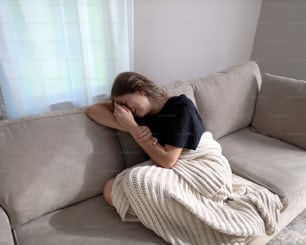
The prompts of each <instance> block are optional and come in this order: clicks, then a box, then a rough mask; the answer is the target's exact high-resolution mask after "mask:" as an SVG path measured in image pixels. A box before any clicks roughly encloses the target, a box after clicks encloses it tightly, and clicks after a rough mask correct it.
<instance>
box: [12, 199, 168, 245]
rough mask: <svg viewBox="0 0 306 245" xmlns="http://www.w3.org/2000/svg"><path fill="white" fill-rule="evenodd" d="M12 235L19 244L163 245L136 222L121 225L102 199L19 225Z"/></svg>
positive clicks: (111, 209) (162, 242)
mask: <svg viewBox="0 0 306 245" xmlns="http://www.w3.org/2000/svg"><path fill="white" fill-rule="evenodd" d="M16 234H17V237H18V240H19V243H18V244H20V245H21V244H22V245H42V244H43V245H64V244H68V245H72V244H73V245H76V244H79V245H83V244H86V245H101V244H110V245H123V244H124V245H138V244H139V245H140V244H141V245H150V244H152V245H153V244H154V245H158V244H160V245H164V244H166V243H165V242H164V241H163V240H162V239H161V238H159V237H157V236H156V235H155V234H154V233H153V232H152V231H150V230H148V229H146V228H145V227H144V226H143V225H141V224H140V223H138V222H133V223H123V222H121V220H120V217H119V216H118V215H117V213H116V212H115V210H114V209H113V208H110V207H109V206H108V205H106V203H105V202H104V200H103V197H102V196H98V197H95V198H91V199H89V200H86V201H83V202H81V203H79V204H76V205H73V206H71V207H67V208H65V209H62V210H59V211H56V212H53V213H51V214H47V215H44V216H42V217H40V218H38V219H36V220H34V221H32V222H30V223H28V224H25V225H20V226H18V227H16Z"/></svg>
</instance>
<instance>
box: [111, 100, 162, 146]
mask: <svg viewBox="0 0 306 245" xmlns="http://www.w3.org/2000/svg"><path fill="white" fill-rule="evenodd" d="M114 117H115V118H116V121H117V123H118V124H119V125H120V126H121V127H122V128H124V129H125V130H126V131H128V132H130V133H131V134H132V135H133V137H134V139H135V140H136V141H137V142H138V143H141V142H145V141H147V140H152V144H153V145H156V144H157V138H155V137H152V132H151V130H150V129H149V128H148V127H147V126H138V124H137V123H136V121H135V119H134V116H133V113H132V112H131V110H130V109H129V108H128V107H126V106H124V105H120V104H118V103H116V102H115V103H114Z"/></svg>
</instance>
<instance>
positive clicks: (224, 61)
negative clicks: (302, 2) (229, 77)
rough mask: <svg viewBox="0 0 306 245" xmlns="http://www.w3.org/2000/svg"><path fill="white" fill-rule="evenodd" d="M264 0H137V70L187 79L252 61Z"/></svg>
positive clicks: (159, 78) (164, 79)
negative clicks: (254, 41)
mask: <svg viewBox="0 0 306 245" xmlns="http://www.w3.org/2000/svg"><path fill="white" fill-rule="evenodd" d="M261 2H262V1H261V0H230V1H229V0H217V1H216V0H134V70H135V71H137V72H140V73H143V74H144V75H147V76H148V77H150V78H151V79H153V80H154V81H156V82H160V83H163V82H169V81H173V80H187V79H192V78H195V77H198V76H203V75H207V74H210V73H213V72H215V71H219V70H221V69H224V68H226V67H228V66H231V65H236V64H238V63H242V62H244V61H247V60H249V59H250V56H251V51H252V47H253V40H254V37H255V32H256V26H257V21H258V18H259V12H260V7H261Z"/></svg>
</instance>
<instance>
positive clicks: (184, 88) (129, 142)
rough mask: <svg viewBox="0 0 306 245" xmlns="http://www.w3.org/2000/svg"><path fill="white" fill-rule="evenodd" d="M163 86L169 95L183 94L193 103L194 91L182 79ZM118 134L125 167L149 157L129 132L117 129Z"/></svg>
mask: <svg viewBox="0 0 306 245" xmlns="http://www.w3.org/2000/svg"><path fill="white" fill-rule="evenodd" d="M164 87H165V89H166V90H167V92H168V94H169V96H176V95H181V94H185V95H186V96H187V97H188V98H190V99H191V100H192V102H193V103H195V98H194V93H193V89H192V86H191V84H190V83H186V82H184V81H173V82H170V83H168V84H165V85H164ZM118 134H119V140H120V143H121V151H122V154H123V157H124V162H125V167H127V168H128V167H131V166H133V165H135V164H138V163H141V162H143V161H146V160H148V159H149V157H148V155H147V154H146V153H145V152H144V151H143V150H142V148H141V147H140V146H139V145H138V144H137V143H136V142H135V140H134V139H133V137H132V136H131V135H130V134H129V133H126V132H122V131H118Z"/></svg>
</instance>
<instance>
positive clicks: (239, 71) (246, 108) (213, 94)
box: [190, 62, 261, 139]
mask: <svg viewBox="0 0 306 245" xmlns="http://www.w3.org/2000/svg"><path fill="white" fill-rule="evenodd" d="M190 82H191V83H192V84H193V88H194V94H195V99H196V103H197V106H198V109H199V113H200V115H201V117H202V119H203V122H204V126H205V129H206V130H207V131H210V132H212V133H213V135H214V137H215V138H216V139H218V138H220V137H222V136H224V135H226V134H229V133H232V132H234V131H237V130H240V129H242V128H245V127H247V126H248V125H249V124H250V123H251V120H252V118H253V114H254V110H255V102H256V98H257V94H258V88H259V85H260V84H261V74H260V71H259V68H258V66H257V64H256V63H254V62H249V63H246V64H244V65H241V66H237V67H232V68H230V69H228V70H225V71H224V72H220V73H217V74H214V75H212V76H209V77H206V78H199V79H195V80H191V81H190Z"/></svg>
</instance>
